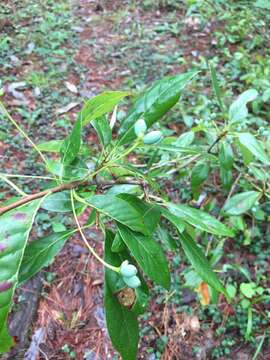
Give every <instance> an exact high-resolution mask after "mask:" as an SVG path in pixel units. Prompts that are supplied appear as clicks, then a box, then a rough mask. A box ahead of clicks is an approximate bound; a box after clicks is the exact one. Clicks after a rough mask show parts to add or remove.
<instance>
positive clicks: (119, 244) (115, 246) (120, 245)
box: [111, 231, 126, 253]
mask: <svg viewBox="0 0 270 360" xmlns="http://www.w3.org/2000/svg"><path fill="white" fill-rule="evenodd" d="M125 249H126V245H125V243H124V241H123V239H122V237H121V235H120V233H119V231H118V232H117V233H116V235H115V237H114V239H113V243H112V249H111V250H112V252H116V253H119V252H121V251H124V250H125Z"/></svg>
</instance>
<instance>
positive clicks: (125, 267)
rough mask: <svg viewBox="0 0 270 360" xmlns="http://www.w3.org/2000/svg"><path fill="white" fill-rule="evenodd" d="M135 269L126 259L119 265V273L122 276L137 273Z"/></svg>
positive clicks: (128, 276) (130, 275)
mask: <svg viewBox="0 0 270 360" xmlns="http://www.w3.org/2000/svg"><path fill="white" fill-rule="evenodd" d="M137 272H138V271H137V269H136V267H135V266H134V265H132V264H129V263H128V261H127V260H125V261H123V262H122V264H121V266H120V274H121V275H122V276H123V277H126V278H130V277H132V276H134V275H136V274H137Z"/></svg>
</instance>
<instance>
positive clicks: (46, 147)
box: [37, 140, 63, 153]
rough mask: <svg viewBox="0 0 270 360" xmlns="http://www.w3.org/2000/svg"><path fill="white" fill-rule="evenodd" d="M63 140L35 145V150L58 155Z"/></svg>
mask: <svg viewBox="0 0 270 360" xmlns="http://www.w3.org/2000/svg"><path fill="white" fill-rule="evenodd" d="M62 144H63V140H50V141H46V142H43V143H40V144H38V145H37V148H38V149H39V150H40V151H43V152H54V153H59V152H60V149H61V146H62Z"/></svg>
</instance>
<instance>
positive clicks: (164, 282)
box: [118, 224, 170, 290]
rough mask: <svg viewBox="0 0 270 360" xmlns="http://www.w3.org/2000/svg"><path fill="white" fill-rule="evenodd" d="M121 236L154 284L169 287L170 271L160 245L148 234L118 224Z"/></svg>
mask: <svg viewBox="0 0 270 360" xmlns="http://www.w3.org/2000/svg"><path fill="white" fill-rule="evenodd" d="M118 229H119V231H120V234H121V237H122V239H123V240H124V242H125V244H126V245H127V247H128V248H129V251H130V252H131V255H132V256H133V257H134V258H135V260H136V261H137V263H138V264H139V265H140V267H141V268H142V270H143V271H144V273H145V274H146V275H147V276H149V277H150V279H152V280H153V281H154V282H155V283H156V284H159V285H161V286H163V287H164V288H165V289H167V290H169V288H170V272H169V267H168V263H167V259H166V257H165V255H164V253H163V252H162V250H161V248H160V246H159V245H158V244H157V242H156V241H154V240H153V239H152V238H151V237H150V236H144V235H142V234H139V233H135V232H133V231H131V230H130V229H129V228H127V227H126V226H123V225H121V224H118Z"/></svg>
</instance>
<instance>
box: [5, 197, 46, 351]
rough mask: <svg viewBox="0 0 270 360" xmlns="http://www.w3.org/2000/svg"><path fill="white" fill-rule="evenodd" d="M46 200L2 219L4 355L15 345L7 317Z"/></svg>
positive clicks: (38, 201)
mask: <svg viewBox="0 0 270 360" xmlns="http://www.w3.org/2000/svg"><path fill="white" fill-rule="evenodd" d="M42 201H43V199H41V200H40V199H39V200H34V201H32V202H30V203H28V204H25V205H22V206H20V207H18V208H16V209H14V210H11V211H9V212H7V213H6V214H4V215H2V216H1V217H0V269H1V272H0V353H2V352H6V351H8V350H9V349H10V347H11V346H12V345H13V340H12V338H11V337H10V336H9V335H8V330H7V325H6V322H7V317H8V313H9V310H10V308H11V305H12V298H13V294H14V291H15V288H16V286H17V283H18V274H19V269H20V265H21V262H22V258H23V255H24V251H25V247H26V243H27V241H28V237H29V234H30V231H31V228H32V225H33V222H34V218H35V216H36V213H37V211H38V209H39V207H40V204H41V202H42Z"/></svg>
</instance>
